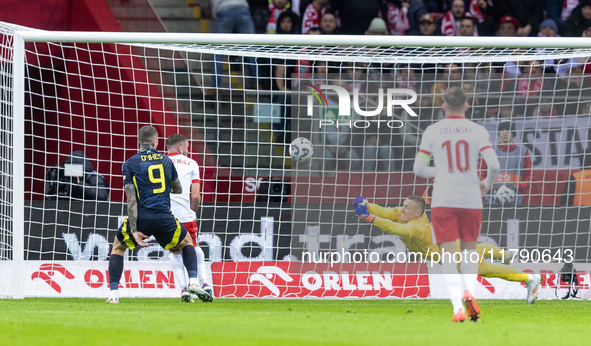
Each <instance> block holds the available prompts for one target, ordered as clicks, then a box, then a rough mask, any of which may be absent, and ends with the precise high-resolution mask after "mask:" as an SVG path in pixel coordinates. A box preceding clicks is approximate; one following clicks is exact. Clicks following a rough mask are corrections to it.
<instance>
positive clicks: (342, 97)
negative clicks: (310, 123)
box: [307, 85, 418, 128]
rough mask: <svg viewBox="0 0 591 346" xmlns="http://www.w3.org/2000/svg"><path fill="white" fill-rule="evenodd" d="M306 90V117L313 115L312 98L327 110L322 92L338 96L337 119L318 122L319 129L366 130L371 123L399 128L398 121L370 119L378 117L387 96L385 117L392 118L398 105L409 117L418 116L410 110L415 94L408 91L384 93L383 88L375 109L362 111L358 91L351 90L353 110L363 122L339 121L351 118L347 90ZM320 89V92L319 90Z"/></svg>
mask: <svg viewBox="0 0 591 346" xmlns="http://www.w3.org/2000/svg"><path fill="white" fill-rule="evenodd" d="M308 87H309V89H307V90H308V91H309V92H310V93H311V95H308V98H307V115H308V116H313V114H314V107H313V106H314V98H316V99H317V100H318V102H319V103H320V105H322V106H324V107H325V108H328V100H327V98H326V95H324V93H323V92H322V90H333V91H335V92H336V94H337V96H338V100H339V101H338V117H337V119H323V120H320V124H319V128H322V126H335V125H336V126H337V127H339V126H348V127H354V128H367V127H369V126H371V123H377V125H378V127H379V125H380V123H382V122H385V123H386V126H388V127H390V128H400V127H402V126H404V123H402V121H400V120H379V119H371V118H370V117H374V116H378V115H379V114H380V113H381V112H382V110H383V109H384V95H387V101H386V107H387V108H386V115H387V116H388V117H391V116H392V109H393V107H394V106H396V105H399V106H401V107H402V108H403V109H404V110H405V111H407V112H408V113H409V114H410V115H411V116H413V117H418V115H417V114H416V113H415V112H414V111H413V110H412V109H411V108H410V106H409V105H410V104H412V103H414V102H415V101H416V100H417V93H416V92H414V91H413V90H410V89H393V88H389V89H387V90H386V92H384V89H383V88H379V89H378V94H377V107H376V109H374V110H366V111H364V110H362V109H361V108H360V107H359V91H358V90H357V89H355V90H353V110H355V112H356V113H357V114H359V115H360V116H362V117H363V120H339V119H338V118H340V117H343V118H344V119H350V118H351V95H349V92H348V91H347V89H345V88H343V87H341V86H338V85H321V86H320V88H318V87H316V86H314V85H309V86H308ZM321 89H322V90H321ZM399 95H406V96H408V97H410V98H407V99H402V100H400V99H396V96H399Z"/></svg>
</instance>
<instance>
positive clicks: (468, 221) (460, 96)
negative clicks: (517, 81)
mask: <svg viewBox="0 0 591 346" xmlns="http://www.w3.org/2000/svg"><path fill="white" fill-rule="evenodd" d="M444 101H445V103H444V105H443V110H444V111H445V119H442V120H440V121H438V122H436V123H435V124H433V125H431V126H429V127H428V128H427V129H426V130H425V132H424V133H423V138H422V141H421V146H420V148H419V152H418V153H417V156H416V158H415V162H414V167H413V171H414V173H415V174H416V175H418V176H420V177H423V178H435V181H434V183H433V196H432V199H431V223H432V231H433V242H435V243H437V244H439V247H440V249H441V253H442V261H441V264H442V272H443V278H444V281H443V282H444V283H445V285H446V287H447V289H448V293H449V296H450V300H451V302H452V305H453V308H454V317H453V319H452V321H453V322H463V321H464V320H465V319H466V313H467V314H468V316H469V317H470V319H471V320H472V321H473V322H476V321H478V319H479V318H480V308H479V307H478V304H477V303H476V300H475V299H474V297H473V295H472V292H474V288H475V286H476V281H477V276H478V274H477V273H478V254H476V239H477V238H478V236H479V234H480V226H481V223H482V196H484V195H485V194H486V193H487V192H488V191H489V190H490V188H491V186H492V184H493V182H494V180H495V178H496V176H497V173H498V171H499V160H498V159H497V155H496V154H495V151H494V149H493V147H492V145H491V143H490V136H489V134H488V131H487V130H486V129H485V128H484V127H483V126H481V125H478V124H476V123H474V122H472V121H470V120H468V119H466V116H465V114H466V111H467V110H468V103H467V102H466V94H465V93H464V91H463V90H462V89H461V88H459V87H452V88H450V89H449V90H448V91H447V93H446V95H445V99H444ZM479 155H481V156H482V158H483V159H484V160H485V161H486V164H487V169H488V170H487V177H486V180H483V181H480V180H479V178H478V158H479ZM431 156H433V161H434V163H435V167H430V166H429V162H430V160H431ZM457 239H460V240H461V246H460V255H461V258H460V257H458V256H457V255H456V256H453V254H454V253H455V252H456V251H457V250H456V240H457ZM446 253H447V255H446ZM473 255H474V256H473ZM454 257H455V258H454ZM460 259H461V263H460V272H459V273H460V274H461V275H457V274H459V273H458V268H457V262H454V260H455V261H458V260H460ZM462 299H463V300H464V303H465V304H466V311H464V305H463V304H462Z"/></svg>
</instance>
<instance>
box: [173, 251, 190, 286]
mask: <svg viewBox="0 0 591 346" xmlns="http://www.w3.org/2000/svg"><path fill="white" fill-rule="evenodd" d="M168 259H169V261H170V266H171V267H172V271H173V272H174V276H175V277H176V281H177V282H178V284H179V286H180V287H181V288H187V274H185V266H184V264H183V255H181V253H180V252H177V253H173V252H169V253H168Z"/></svg>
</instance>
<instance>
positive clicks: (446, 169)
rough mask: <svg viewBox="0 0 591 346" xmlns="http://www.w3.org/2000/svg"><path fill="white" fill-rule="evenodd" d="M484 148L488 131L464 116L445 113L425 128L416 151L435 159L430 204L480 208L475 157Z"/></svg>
mask: <svg viewBox="0 0 591 346" xmlns="http://www.w3.org/2000/svg"><path fill="white" fill-rule="evenodd" d="M487 148H492V145H491V143H490V136H489V134H488V131H487V130H486V129H485V128H484V127H483V126H480V125H478V124H476V123H474V122H472V121H470V120H468V119H466V118H464V117H460V116H453V115H452V116H447V117H446V118H445V119H442V120H440V121H438V122H436V123H435V124H433V125H431V126H429V127H427V129H426V130H425V132H424V133H423V139H422V141H421V146H420V148H419V151H420V152H423V153H425V154H427V155H432V156H433V161H434V162H435V181H434V182H433V196H432V198H431V207H449V208H465V209H482V195H481V192H480V179H479V178H478V157H479V154H480V153H481V152H482V151H483V150H485V149H487Z"/></svg>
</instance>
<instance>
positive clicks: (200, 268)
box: [195, 246, 208, 285]
mask: <svg viewBox="0 0 591 346" xmlns="http://www.w3.org/2000/svg"><path fill="white" fill-rule="evenodd" d="M195 255H197V276H198V277H199V281H201V284H202V285H204V284H206V283H208V282H207V281H206V280H205V278H206V277H207V275H206V274H207V272H206V271H205V254H204V253H203V250H201V248H200V247H199V246H195Z"/></svg>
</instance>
